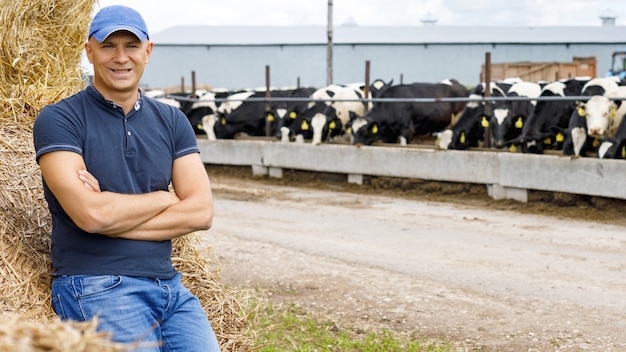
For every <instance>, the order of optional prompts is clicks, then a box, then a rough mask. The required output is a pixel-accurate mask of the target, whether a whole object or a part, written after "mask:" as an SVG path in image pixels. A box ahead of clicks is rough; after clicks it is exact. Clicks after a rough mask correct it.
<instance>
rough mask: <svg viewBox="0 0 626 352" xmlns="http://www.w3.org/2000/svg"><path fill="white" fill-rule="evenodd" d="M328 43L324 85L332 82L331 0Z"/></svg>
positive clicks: (330, 2)
mask: <svg viewBox="0 0 626 352" xmlns="http://www.w3.org/2000/svg"><path fill="white" fill-rule="evenodd" d="M327 35H328V44H327V46H326V85H331V84H332V83H333V0H328V22H327Z"/></svg>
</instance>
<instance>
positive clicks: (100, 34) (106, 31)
mask: <svg viewBox="0 0 626 352" xmlns="http://www.w3.org/2000/svg"><path fill="white" fill-rule="evenodd" d="M118 31H129V32H131V33H132V34H134V35H135V36H136V37H137V38H139V40H141V41H142V42H143V41H144V40H146V39H148V35H147V34H146V33H144V32H143V31H142V30H140V29H138V28H136V27H131V26H119V25H117V26H109V27H104V28H100V30H97V31H95V32H94V33H93V34H92V36H93V37H94V38H95V39H96V40H97V41H98V43H102V42H103V41H104V40H105V39H107V38H108V37H109V36H110V35H111V34H113V33H115V32H118Z"/></svg>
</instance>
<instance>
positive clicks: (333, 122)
mask: <svg viewBox="0 0 626 352" xmlns="http://www.w3.org/2000/svg"><path fill="white" fill-rule="evenodd" d="M328 128H330V129H331V130H334V129H335V128H337V124H336V123H335V121H331V122H330V123H329V124H328Z"/></svg>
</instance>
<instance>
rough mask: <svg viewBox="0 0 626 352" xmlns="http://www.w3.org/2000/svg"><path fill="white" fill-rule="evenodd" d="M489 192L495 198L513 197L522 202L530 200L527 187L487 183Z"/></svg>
mask: <svg viewBox="0 0 626 352" xmlns="http://www.w3.org/2000/svg"><path fill="white" fill-rule="evenodd" d="M487 194H488V195H489V196H490V197H491V198H493V199H495V200H500V199H513V200H516V201H518V202H522V203H527V202H528V190H527V189H525V188H515V187H506V186H502V185H487Z"/></svg>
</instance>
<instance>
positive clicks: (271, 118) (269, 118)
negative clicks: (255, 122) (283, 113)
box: [267, 112, 274, 121]
mask: <svg viewBox="0 0 626 352" xmlns="http://www.w3.org/2000/svg"><path fill="white" fill-rule="evenodd" d="M267 121H274V114H272V113H271V112H270V113H268V114H267Z"/></svg>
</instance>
